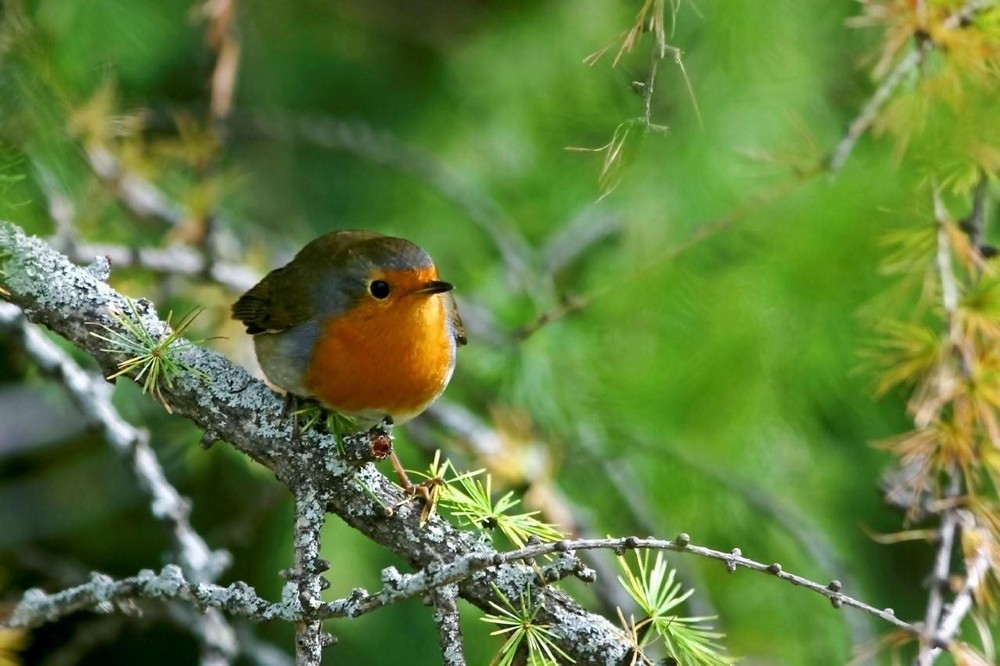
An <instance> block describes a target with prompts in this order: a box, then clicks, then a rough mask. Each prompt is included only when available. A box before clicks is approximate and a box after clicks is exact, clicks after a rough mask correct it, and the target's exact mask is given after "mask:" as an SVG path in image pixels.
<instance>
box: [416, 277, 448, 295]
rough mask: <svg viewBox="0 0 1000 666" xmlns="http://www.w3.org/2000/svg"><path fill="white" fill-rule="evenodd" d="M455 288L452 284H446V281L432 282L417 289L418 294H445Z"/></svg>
mask: <svg viewBox="0 0 1000 666" xmlns="http://www.w3.org/2000/svg"><path fill="white" fill-rule="evenodd" d="M454 288H455V286H454V285H453V284H452V283H451V282H445V281H444V280H431V281H430V282H427V283H425V284H424V286H422V287H420V289H417V293H418V294H443V293H444V292H446V291H451V290H452V289H454Z"/></svg>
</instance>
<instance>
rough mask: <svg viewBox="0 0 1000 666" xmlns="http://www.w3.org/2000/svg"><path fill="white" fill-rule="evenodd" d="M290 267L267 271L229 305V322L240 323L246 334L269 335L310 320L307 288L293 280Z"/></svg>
mask: <svg viewBox="0 0 1000 666" xmlns="http://www.w3.org/2000/svg"><path fill="white" fill-rule="evenodd" d="M296 272H297V271H296V270H295V267H294V266H292V265H291V264H289V265H287V266H283V267H282V268H278V269H277V270H274V271H271V272H270V273H268V274H267V276H265V277H264V279H263V280H261V281H260V282H258V283H257V284H256V285H255V286H254V287H253V288H252V289H250V291H248V292H247V293H245V294H243V295H242V296H240V298H239V300H237V301H236V302H235V303H233V310H232V312H233V319H237V320H239V321H241V322H243V325H244V326H246V327H247V333H250V334H251V335H254V334H256V333H273V332H276V331H284V330H286V329H289V328H291V327H293V326H296V325H297V324H301V323H302V322H304V321H305V320H307V319H308V318H309V316H310V311H311V304H312V297H311V293H310V287H309V285H307V284H305V283H304V281H303V280H301V279H296V275H295V274H296Z"/></svg>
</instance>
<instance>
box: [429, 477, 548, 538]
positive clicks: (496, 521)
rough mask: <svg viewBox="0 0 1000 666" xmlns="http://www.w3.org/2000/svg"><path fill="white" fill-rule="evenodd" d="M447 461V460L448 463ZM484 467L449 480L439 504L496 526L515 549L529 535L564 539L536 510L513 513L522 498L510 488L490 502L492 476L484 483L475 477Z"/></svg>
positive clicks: (475, 521) (478, 522)
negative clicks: (516, 496)
mask: <svg viewBox="0 0 1000 666" xmlns="http://www.w3.org/2000/svg"><path fill="white" fill-rule="evenodd" d="M447 464H448V463H446V465H447ZM482 473H483V470H477V471H475V472H467V473H465V474H462V475H460V476H457V477H455V478H452V479H448V480H447V481H446V483H445V485H444V487H443V490H442V492H441V502H440V503H441V505H442V506H444V507H446V508H447V509H448V510H449V511H450V512H451V514H452V515H454V516H455V517H457V518H459V519H461V520H463V521H465V522H466V523H469V524H471V525H475V526H477V527H480V528H494V527H495V528H499V529H500V531H501V532H503V534H504V536H506V537H507V538H508V539H510V542H511V543H513V544H514V545H515V546H517V547H518V548H523V547H524V546H525V545H526V544H527V543H528V539H529V538H531V537H533V536H534V537H537V538H539V539H541V540H542V541H558V540H559V539H562V538H563V533H562V532H560V531H559V530H558V529H556V527H555V526H554V525H550V524H549V523H544V522H542V521H541V520H539V519H538V518H537V517H536V516H537V515H538V513H539V512H538V511H529V512H527V513H513V512H512V510H513V509H514V507H516V506H517V505H518V504H520V502H521V500H520V499H516V498H515V497H514V492H513V491H510V492H508V493H506V494H505V495H503V496H502V497H501V498H500V499H498V500H496V501H495V502H494V501H493V493H492V487H493V478H492V477H491V476H490V475H489V474H487V475H486V483H485V485H484V484H483V482H482V481H481V480H480V479H478V478H476V477H478V476H479V475H481V474H482Z"/></svg>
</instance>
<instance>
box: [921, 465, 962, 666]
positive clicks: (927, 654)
mask: <svg viewBox="0 0 1000 666" xmlns="http://www.w3.org/2000/svg"><path fill="white" fill-rule="evenodd" d="M961 490H962V475H961V473H960V472H959V471H958V470H955V471H953V472H952V473H951V479H950V481H949V482H948V490H947V494H946V498H947V499H949V500H952V501H951V502H948V504H949V506H948V507H947V508H946V509H945V510H944V513H943V515H942V517H941V528H940V529H939V530H938V539H937V541H938V549H937V555H936V556H935V557H934V568H933V570H932V571H931V575H930V580H929V581H928V585H929V586H930V594H929V595H928V597H927V611H926V613H925V615H924V626H923V636H922V639H923V640H921V642H920V653H919V655H918V656H917V664H919V666H929V665H930V664H931V663H933V661H934V656H933V654H934V650H935V648H940V647H941V644H940V643H938V641H937V640H936V637H937V633H938V622H939V621H940V619H941V611H942V609H943V608H944V593H945V590H946V586H947V584H948V576H949V574H950V573H951V551H952V549H953V548H954V545H955V533H956V532H957V530H958V511H957V509H956V508H955V507H954V506H953V504H954V501H953V500H954V498H955V497H957V496H958V494H959V493H960V492H961Z"/></svg>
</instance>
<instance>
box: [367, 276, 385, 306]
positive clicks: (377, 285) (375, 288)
mask: <svg viewBox="0 0 1000 666" xmlns="http://www.w3.org/2000/svg"><path fill="white" fill-rule="evenodd" d="M368 291H370V292H371V293H372V296H374V297H375V298H377V299H379V300H380V301H381V300H382V299H385V298H389V283H388V282H386V281H385V280H375V281H373V282H372V283H371V284H370V285H368Z"/></svg>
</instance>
